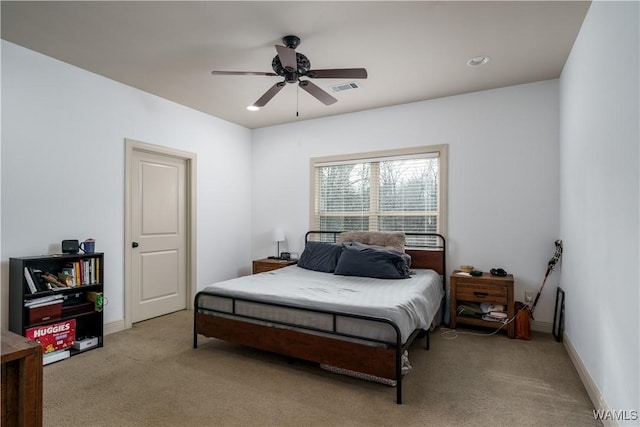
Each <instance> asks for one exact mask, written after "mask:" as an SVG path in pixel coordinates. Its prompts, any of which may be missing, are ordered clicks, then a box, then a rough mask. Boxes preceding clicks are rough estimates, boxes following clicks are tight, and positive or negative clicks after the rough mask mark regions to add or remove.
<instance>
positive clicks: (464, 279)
mask: <svg viewBox="0 0 640 427" xmlns="http://www.w3.org/2000/svg"><path fill="white" fill-rule="evenodd" d="M458 273H460V272H459V271H458V270H455V271H454V272H453V274H452V275H451V278H450V280H451V281H450V282H449V283H450V287H451V292H450V294H451V304H450V306H451V312H450V315H451V323H450V325H449V326H450V327H451V328H452V329H453V328H455V327H456V324H458V323H461V324H467V325H475V326H482V327H486V328H491V329H497V328H498V327H500V323H497V322H489V321H486V320H482V319H480V318H477V317H471V316H465V315H459V314H458V306H459V305H460V304H462V303H464V302H472V303H482V302H486V303H489V304H501V305H504V306H506V308H507V319H512V318H513V316H514V315H515V307H514V301H513V275H512V274H507V275H506V276H504V277H500V276H492V275H491V274H490V273H482V276H477V277H474V276H467V275H463V274H458ZM504 329H506V331H507V336H508V337H509V338H513V336H514V332H515V325H514V322H513V321H512V322H510V323H509V324H508V325H507V326H506V327H505V328H504Z"/></svg>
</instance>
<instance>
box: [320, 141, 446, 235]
mask: <svg viewBox="0 0 640 427" xmlns="http://www.w3.org/2000/svg"><path fill="white" fill-rule="evenodd" d="M448 151H449V146H448V144H440V145H428V146H419V147H407V148H397V149H391V150H382V151H370V152H364V153H351V154H339V155H335V156H324V157H312V158H311V159H309V230H320V224H318V223H316V212H315V208H316V197H317V195H316V165H317V164H322V163H332V162H358V161H361V162H366V161H376V160H393V158H394V157H398V158H401V157H403V156H416V155H418V156H419V155H429V154H434V153H437V155H438V158H439V166H438V167H439V191H438V229H437V233H439V234H442V235H444V236H446V235H447V223H448V221H447V217H448V203H447V201H448V193H449V186H448V175H449V173H448V169H449V156H448ZM373 185H377V183H376V184H373V180H372V186H373ZM331 231H345V230H331Z"/></svg>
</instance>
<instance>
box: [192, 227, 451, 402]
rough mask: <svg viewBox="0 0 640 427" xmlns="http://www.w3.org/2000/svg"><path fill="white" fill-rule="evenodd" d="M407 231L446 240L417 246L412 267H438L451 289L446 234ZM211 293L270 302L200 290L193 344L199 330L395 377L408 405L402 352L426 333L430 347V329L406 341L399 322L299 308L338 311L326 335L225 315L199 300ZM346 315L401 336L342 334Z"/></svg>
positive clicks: (399, 397) (398, 396) (398, 398)
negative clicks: (339, 325)
mask: <svg viewBox="0 0 640 427" xmlns="http://www.w3.org/2000/svg"><path fill="white" fill-rule="evenodd" d="M339 234H340V232H333V231H310V232H308V233H307V234H306V236H305V243H306V241H307V240H308V238H309V236H310V235H333V241H335V240H336V237H337V235H339ZM405 234H406V235H407V236H430V237H431V238H435V239H436V240H439V241H440V242H441V244H438V245H436V246H428V247H420V248H411V249H409V248H407V249H406V250H405V252H406V253H407V254H409V255H410V256H411V268H425V269H433V270H435V271H436V272H438V273H439V274H440V275H441V276H442V285H443V288H444V290H445V291H446V285H445V277H446V273H445V272H446V261H445V252H446V251H445V239H444V237H443V236H442V235H440V234H437V233H405ZM206 295H210V296H216V297H221V298H228V299H231V300H233V302H232V304H233V307H235V302H236V301H249V302H255V303H260V304H265V303H264V302H258V301H253V300H251V299H247V298H233V297H229V296H227V295H217V294H215V293H212V292H207V291H201V292H198V294H197V295H196V297H195V300H194V329H193V348H197V347H198V334H200V335H204V336H206V337H211V338H218V339H221V340H225V341H229V342H233V343H236V344H241V345H245V346H248V347H253V348H256V349H260V350H264V351H269V352H274V353H278V354H281V355H284V356H289V357H292V358H297V359H302V360H306V361H310V362H316V363H319V364H326V365H330V366H335V367H338V368H343V369H348V370H352V371H356V372H361V373H365V374H370V375H375V376H377V377H381V378H386V379H390V380H395V381H396V384H397V386H396V402H397V403H398V404H401V403H402V371H401V368H402V354H403V353H404V351H405V350H407V349H408V348H409V346H410V345H411V343H412V342H413V341H414V339H415V338H416V337H417V336H418V335H419V334H420V333H426V338H425V348H426V349H428V348H429V331H428V329H427V330H424V331H423V330H419V329H418V330H416V331H414V332H413V333H412V334H411V336H410V337H409V338H408V339H407V340H406V342H405V343H402V342H401V334H400V329H399V328H398V326H397V325H396V324H395V323H394V322H392V321H390V320H388V319H384V318H374V317H369V316H360V315H353V314H347V313H339V312H331V311H327V310H316V309H301V308H300V307H293V308H295V309H298V310H305V311H310V312H316V313H324V314H330V315H333V324H334V331H333V333H329V334H330V335H331V336H326V334H327V331H325V330H318V329H314V328H312V327H301V326H298V325H292V324H287V323H283V322H274V321H273V320H265V319H259V318H255V317H249V316H244V315H236V314H233V315H230V314H229V313H227V312H222V311H220V312H218V313H220V314H222V315H223V316H224V317H222V316H220V315H215V314H216V312H217V311H216V310H212V309H208V308H205V307H202V306H200V303H199V299H200V298H201V297H202V296H206ZM443 302H444V298H443ZM443 302H442V303H441V309H440V311H441V314H442V315H443V314H444V309H443V308H442V307H443ZM267 305H273V306H280V307H291V306H288V305H286V304H268V303H267ZM340 317H349V318H360V319H366V320H370V321H376V322H381V323H386V324H389V325H390V326H391V327H393V328H394V329H395V332H396V340H395V342H388V341H380V340H374V339H370V338H362V337H357V336H352V335H347V334H343V333H340V332H336V331H335V325H336V318H340ZM247 320H249V321H247ZM251 320H253V321H255V320H258V321H260V320H262V321H265V322H269V323H271V324H276V323H277V324H279V325H282V326H284V327H291V328H293V327H295V328H296V329H295V330H294V329H285V328H283V327H272V326H268V325H260V324H256V323H253V322H250V321H251ZM441 320H442V319H441ZM305 330H307V331H309V332H313V331H316V332H322V333H323V335H322V336H321V335H317V334H311V333H309V332H305ZM334 336H335V337H334ZM345 337H347V338H357V339H359V340H363V341H368V342H373V343H376V344H383V345H377V346H372V345H367V344H362V343H358V342H353V341H345Z"/></svg>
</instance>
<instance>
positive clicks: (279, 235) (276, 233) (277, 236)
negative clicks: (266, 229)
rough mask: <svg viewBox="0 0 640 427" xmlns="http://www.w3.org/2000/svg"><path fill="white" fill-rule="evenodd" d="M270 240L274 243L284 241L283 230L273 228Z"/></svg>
mask: <svg viewBox="0 0 640 427" xmlns="http://www.w3.org/2000/svg"><path fill="white" fill-rule="evenodd" d="M271 240H273V241H274V242H282V241H284V230H283V229H282V228H274V229H273V231H272V234H271Z"/></svg>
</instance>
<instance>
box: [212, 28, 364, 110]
mask: <svg viewBox="0 0 640 427" xmlns="http://www.w3.org/2000/svg"><path fill="white" fill-rule="evenodd" d="M282 43H284V46H280V45H276V46H275V47H276V51H277V52H278V54H277V55H276V56H275V57H274V58H273V61H271V68H273V71H274V72H273V73H263V72H259V71H255V72H254V71H212V72H211V74H213V75H250V76H273V77H278V76H280V77H284V81H281V82H278V83H276V84H274V85H273V86H271V88H269V90H267V91H266V92H265V93H264V95H262V96H261V97H260V98H259V99H258V100H257V101H256V102H255V103H254V104H253V105H252V107H255V108H260V107H264V106H265V105H266V104H267V102H269V101H270V100H271V98H273V97H274V96H275V95H276V94H277V93H278V92H280V90H282V88H283V87H284V86H285V85H286V84H287V83H298V86H300V87H301V88H302V89H304V90H305V91H307V92H308V93H310V94H311V95H312V96H314V97H315V98H316V99H318V100H319V101H320V102H322V103H323V104H325V105H331V104H333V103H335V102H337V101H338V100H337V99H336V98H334V97H333V96H331V95H329V94H328V93H327V92H325V91H324V90H322V89H321V88H320V87H318V86H316V85H315V84H313V82H311V81H310V80H300V78H301V77H307V78H310V79H366V78H367V70H365V69H364V68H333V69H326V70H311V69H310V68H311V62H310V61H309V58H307V57H306V56H305V55H303V54H301V53H298V52H296V48H297V47H298V46H299V45H300V38H299V37H297V36H291V35H290V36H285V37H283V38H282Z"/></svg>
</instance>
